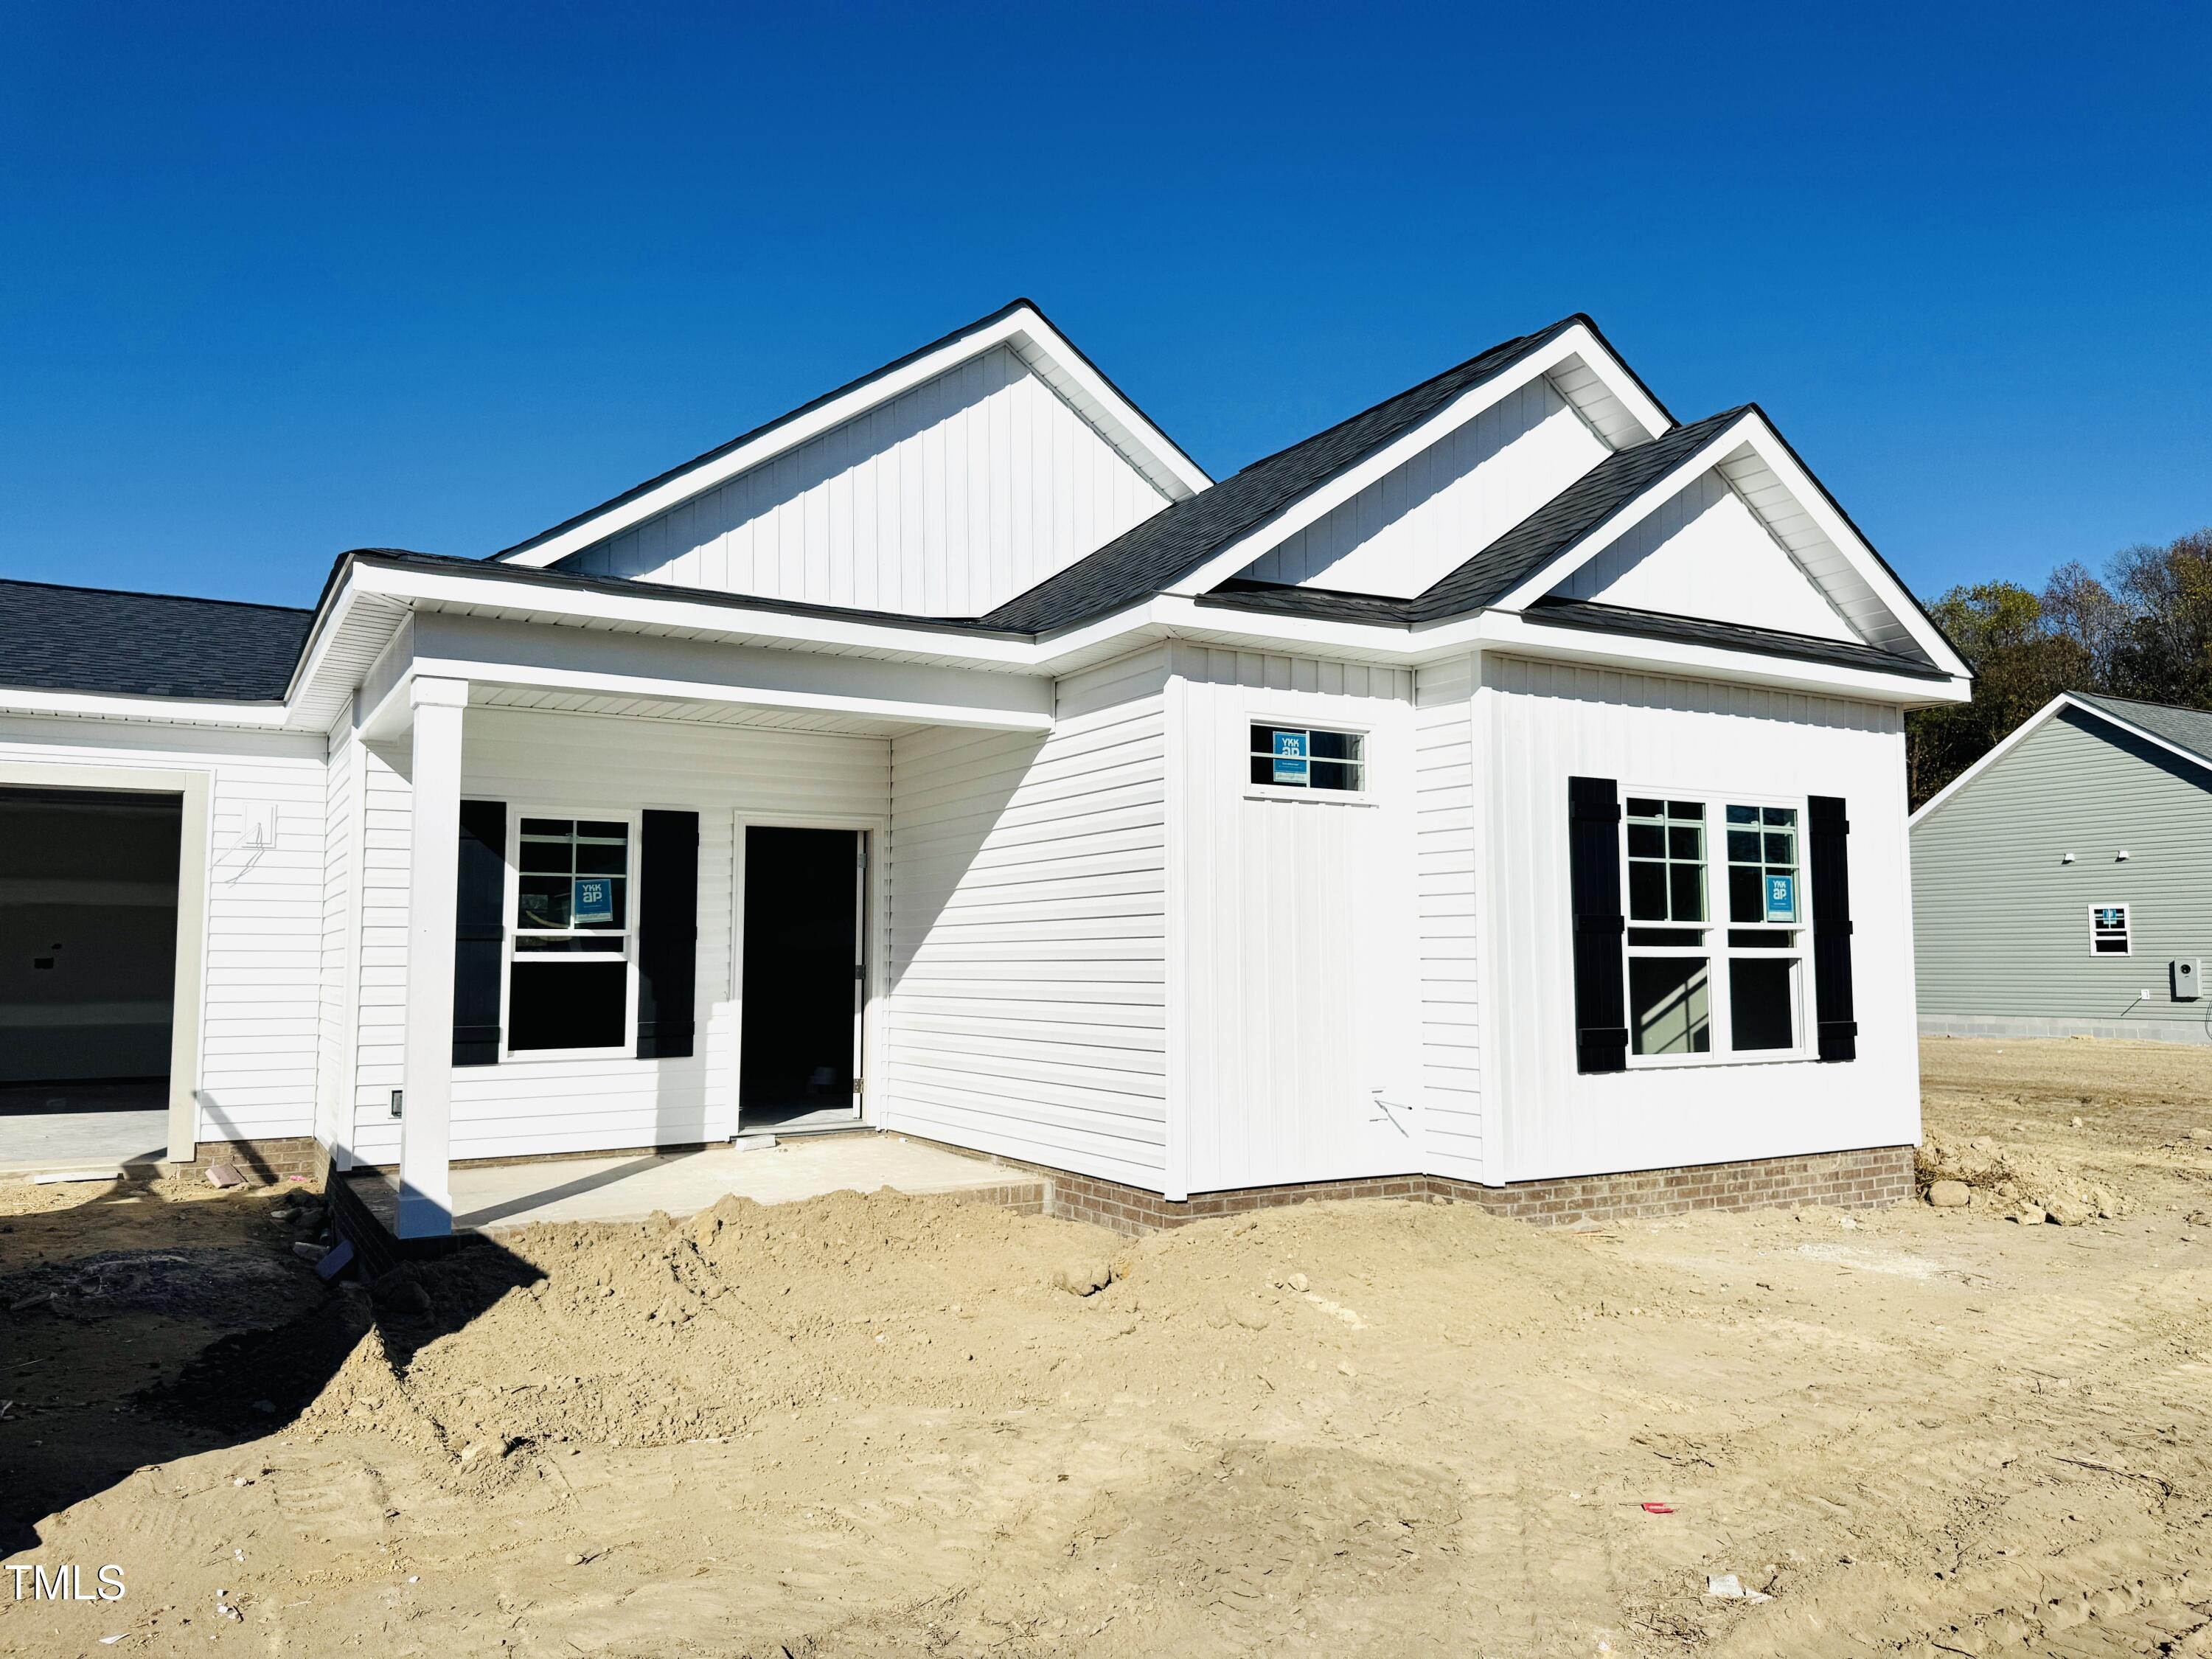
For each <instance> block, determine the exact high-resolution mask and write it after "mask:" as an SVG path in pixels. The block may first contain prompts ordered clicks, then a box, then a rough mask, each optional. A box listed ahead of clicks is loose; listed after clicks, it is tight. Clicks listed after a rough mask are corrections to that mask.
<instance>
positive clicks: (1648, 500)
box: [1498, 409, 1972, 675]
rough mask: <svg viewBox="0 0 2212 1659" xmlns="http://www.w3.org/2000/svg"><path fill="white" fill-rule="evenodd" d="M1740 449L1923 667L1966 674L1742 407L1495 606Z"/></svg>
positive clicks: (1938, 633) (1575, 560)
mask: <svg viewBox="0 0 2212 1659" xmlns="http://www.w3.org/2000/svg"><path fill="white" fill-rule="evenodd" d="M1742 449H1748V450H1750V451H1751V452H1752V453H1753V454H1754V455H1756V456H1758V457H1759V459H1760V460H1762V461H1764V462H1765V464H1766V465H1767V467H1768V469H1769V470H1770V471H1772V472H1773V474H1774V476H1775V477H1776V478H1777V479H1778V480H1779V481H1780V482H1781V484H1782V487H1783V488H1784V489H1786V490H1788V491H1789V492H1790V499H1791V500H1793V501H1796V503H1797V505H1798V507H1801V508H1802V510H1803V511H1804V513H1805V515H1806V516H1807V517H1808V518H1809V519H1811V520H1813V522H1814V526H1816V527H1817V528H1818V529H1819V530H1820V533H1821V534H1822V535H1823V536H1825V537H1826V538H1827V539H1828V541H1829V543H1830V544H1832V545H1833V546H1834V548H1835V549H1836V550H1837V551H1838V552H1839V553H1841V554H1842V555H1843V556H1844V560H1845V561H1846V562H1848V563H1849V564H1850V567H1851V568H1852V569H1853V570H1854V571H1856V572H1857V574H1858V575H1859V577H1860V579H1861V580H1863V581H1864V582H1865V583H1866V585H1867V586H1869V588H1871V589H1872V590H1873V592H1874V594H1875V598H1877V599H1880V600H1881V602H1882V604H1883V605H1885V606H1886V607H1887V609H1888V611H1889V613H1890V614H1891V615H1892V616H1893V617H1896V618H1897V621H1898V623H1899V626H1900V627H1902V628H1903V629H1905V632H1907V633H1908V634H1910V635H1911V636H1912V638H1913V641H1914V642H1915V643H1917V645H1918V646H1919V647H1920V648H1921V649H1922V650H1923V651H1924V652H1926V653H1928V659H1929V661H1930V662H1932V663H1934V664H1935V665H1936V666H1937V667H1938V668H1941V669H1942V670H1943V671H1945V672H1946V673H1949V674H1965V675H1971V674H1972V670H1971V669H1969V668H1968V667H1967V666H1966V663H1965V662H1964V661H1963V660H1962V659H1960V656H1959V653H1957V652H1955V651H1954V650H1953V649H1952V648H1951V644H1950V641H1948V640H1946V639H1945V638H1944V637H1943V635H1942V630H1941V629H1937V628H1936V626H1935V624H1934V623H1930V622H1929V620H1928V618H1927V617H1925V616H1924V615H1923V613H1922V611H1921V609H1920V605H1919V604H1918V602H1917V600H1915V599H1914V598H1913V597H1912V595H1911V593H1910V592H1907V591H1906V590H1905V585H1904V584H1903V583H1902V582H1900V581H1899V580H1898V579H1897V578H1896V577H1895V576H1894V575H1893V574H1891V573H1890V571H1889V568H1888V567H1887V566H1886V565H1885V564H1883V563H1882V562H1881V558H1880V557H1879V556H1877V555H1876V554H1875V550H1874V549H1873V548H1871V547H1869V546H1868V545H1867V542H1866V538H1864V537H1863V536H1861V535H1860V534H1859V533H1858V532H1857V531H1856V530H1855V529H1853V528H1852V527H1851V524H1850V520H1847V519H1845V518H1844V515H1843V514H1842V513H1839V512H1838V511H1837V510H1836V508H1835V507H1834V506H1833V504H1832V503H1831V502H1830V501H1829V500H1828V492H1827V491H1826V490H1825V489H1822V488H1821V487H1820V483H1818V482H1817V481H1816V480H1815V479H1814V478H1813V477H1811V476H1810V475H1809V474H1808V472H1807V471H1805V469H1804V467H1803V466H1802V465H1800V464H1799V463H1798V460H1797V458H1796V456H1795V455H1793V454H1791V453H1790V446H1789V445H1788V444H1786V443H1784V441H1782V437H1781V435H1780V434H1779V433H1778V432H1776V431H1775V429H1774V428H1773V427H1772V426H1771V424H1770V423H1769V422H1768V421H1767V419H1766V417H1765V415H1764V414H1762V413H1761V412H1760V411H1759V410H1756V409H1750V410H1745V411H1744V413H1743V415H1742V416H1741V418H1740V419H1737V420H1735V421H1731V422H1729V424H1728V426H1727V427H1726V428H1723V430H1722V432H1721V433H1720V434H1719V435H1717V437H1715V438H1714V439H1713V441H1711V443H1708V444H1706V445H1705V446H1704V447H1701V448H1700V449H1699V451H1698V452H1697V453H1696V454H1694V455H1692V457H1691V458H1690V459H1688V460H1686V461H1685V462H1684V463H1683V464H1682V465H1680V466H1678V467H1676V468H1674V470H1673V471H1670V472H1668V474H1667V476H1666V477H1664V478H1662V479H1661V480H1660V481H1659V482H1658V483H1656V484H1654V485H1653V486H1652V487H1651V488H1650V489H1646V490H1645V491H1644V493H1643V494H1642V495H1638V496H1637V498H1636V499H1635V500H1634V501H1631V502H1630V503H1629V504H1628V505H1627V506H1626V507H1623V508H1621V510H1620V511H1619V512H1618V513H1614V514H1613V516H1612V517H1610V518H1608V519H1607V520H1606V521H1605V522H1604V523H1603V524H1601V525H1600V526H1597V528H1596V529H1595V530H1593V531H1591V532H1589V534H1588V535H1587V536H1584V537H1583V538H1581V539H1580V540H1578V541H1577V542H1576V543H1575V544H1574V545H1573V546H1571V547H1570V548H1568V549H1567V550H1565V552H1563V553H1561V554H1560V555H1559V556H1558V557H1557V558H1554V559H1553V560H1552V561H1551V562H1549V563H1548V564H1547V565H1545V566H1544V568H1542V569H1541V570H1539V571H1537V572H1536V574H1534V575H1533V576H1530V577H1529V578H1528V580H1525V581H1523V582H1522V584H1521V585H1520V586H1518V587H1516V588H1515V589H1514V590H1513V591H1512V592H1510V593H1508V594H1506V595H1505V596H1504V598H1502V599H1499V600H1498V604H1499V605H1501V606H1502V607H1504V608H1505V609H1507V610H1512V611H1519V610H1523V609H1525V608H1527V607H1528V605H1532V604H1534V602H1535V601H1536V600H1537V599H1541V598H1542V597H1543V596H1544V595H1545V594H1546V593H1548V592H1551V591H1552V589H1553V588H1554V587H1557V586H1559V583H1561V582H1562V581H1564V580H1566V579H1567V577H1569V576H1571V575H1572V574H1574V572H1575V571H1576V570H1577V569H1578V568H1580V567H1581V566H1583V565H1584V564H1586V563H1588V562H1589V561H1590V560H1592V559H1594V558H1595V557H1596V556H1598V555H1599V554H1600V553H1602V552H1603V551H1604V550H1606V549H1607V547H1608V546H1610V545H1611V544H1613V541H1614V539H1615V538H1618V537H1619V536H1620V535H1621V534H1623V533H1624V532H1626V531H1628V530H1630V529H1632V527H1634V526H1635V525H1637V524H1638V522H1639V521H1641V520H1643V519H1644V518H1645V517H1647V516H1649V515H1650V513H1653V512H1656V510H1657V509H1658V508H1659V507H1662V506H1664V505H1665V504H1666V503H1667V502H1668V501H1669V500H1671V499H1672V498H1673V497H1674V494H1675V492H1676V491H1677V490H1679V489H1681V488H1682V487H1683V486H1684V485H1685V484H1686V483H1689V482H1690V481H1691V480H1692V479H1693V478H1695V477H1699V475H1701V474H1702V473H1704V472H1705V471H1708V470H1709V469H1710V468H1711V467H1713V466H1715V465H1718V464H1719V463H1721V462H1722V461H1724V460H1726V459H1728V458H1729V456H1730V455H1732V454H1734V453H1735V452H1737V451H1738V450H1742Z"/></svg>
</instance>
